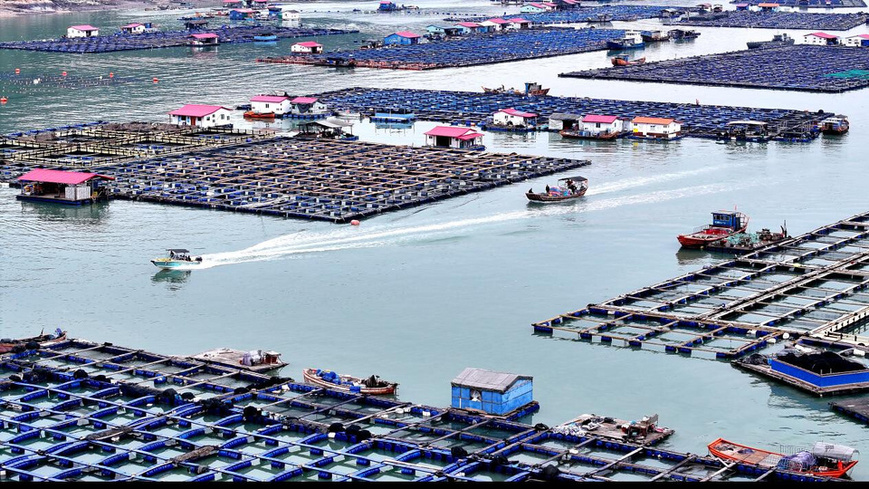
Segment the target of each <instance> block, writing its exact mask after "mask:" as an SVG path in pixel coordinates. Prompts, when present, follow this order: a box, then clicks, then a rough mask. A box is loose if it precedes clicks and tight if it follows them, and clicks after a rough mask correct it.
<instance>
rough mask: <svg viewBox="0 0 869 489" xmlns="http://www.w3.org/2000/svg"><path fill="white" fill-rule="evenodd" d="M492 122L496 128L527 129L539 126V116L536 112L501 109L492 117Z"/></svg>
mask: <svg viewBox="0 0 869 489" xmlns="http://www.w3.org/2000/svg"><path fill="white" fill-rule="evenodd" d="M492 122H493V123H494V124H495V125H496V126H501V127H506V128H512V129H527V128H531V127H534V126H536V125H537V114H535V113H534V112H524V111H521V110H516V109H514V108H509V109H501V110H499V111H498V112H495V113H494V114H493V115H492Z"/></svg>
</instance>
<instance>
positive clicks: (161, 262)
mask: <svg viewBox="0 0 869 489" xmlns="http://www.w3.org/2000/svg"><path fill="white" fill-rule="evenodd" d="M166 251H167V252H168V253H169V255H168V256H166V257H164V258H154V259H153V260H151V263H153V264H154V266H156V267H159V268H162V269H163V270H179V269H189V268H193V267H196V266H198V265H202V257H201V256H197V257H193V256H191V255H190V251H188V250H185V249H183V248H170V249H168V250H166Z"/></svg>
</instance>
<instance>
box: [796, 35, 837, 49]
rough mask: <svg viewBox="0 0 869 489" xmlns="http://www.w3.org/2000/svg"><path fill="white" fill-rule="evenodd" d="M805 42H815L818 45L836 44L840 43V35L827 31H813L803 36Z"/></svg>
mask: <svg viewBox="0 0 869 489" xmlns="http://www.w3.org/2000/svg"><path fill="white" fill-rule="evenodd" d="M803 40H804V41H805V44H815V45H818V46H836V45H838V44H839V36H836V35H833V34H827V33H826V32H812V33H811V34H806V35H805V36H803Z"/></svg>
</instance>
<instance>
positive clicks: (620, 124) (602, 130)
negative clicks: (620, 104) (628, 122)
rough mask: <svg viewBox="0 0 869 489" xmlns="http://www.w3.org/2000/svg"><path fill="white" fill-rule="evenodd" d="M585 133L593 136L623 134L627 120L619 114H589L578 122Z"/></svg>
mask: <svg viewBox="0 0 869 489" xmlns="http://www.w3.org/2000/svg"><path fill="white" fill-rule="evenodd" d="M578 126H579V127H577V128H576V129H579V130H580V131H582V132H583V133H587V134H589V135H590V136H592V137H599V136H602V135H608V134H622V133H624V132H625V130H626V129H625V120H624V119H622V118H621V117H619V116H617V115H604V114H587V115H585V116H584V117H583V118H582V119H581V120H580V121H579V124H578Z"/></svg>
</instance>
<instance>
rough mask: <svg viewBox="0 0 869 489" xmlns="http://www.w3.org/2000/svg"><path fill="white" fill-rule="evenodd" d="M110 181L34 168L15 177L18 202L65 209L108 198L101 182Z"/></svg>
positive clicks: (104, 176)
mask: <svg viewBox="0 0 869 489" xmlns="http://www.w3.org/2000/svg"><path fill="white" fill-rule="evenodd" d="M107 180H114V178H113V177H110V176H106V175H100V174H98V173H84V172H71V171H63V170H51V169H47V168H37V169H35V170H31V171H29V172H27V173H25V174H24V175H21V176H20V177H18V181H19V182H21V193H20V194H19V195H17V196H16V199H18V200H25V201H31V202H54V203H58V204H67V205H82V204H91V203H93V202H96V201H98V200H106V199H107V198H108V196H107V193H106V188H105V186H103V182H105V181H107Z"/></svg>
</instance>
